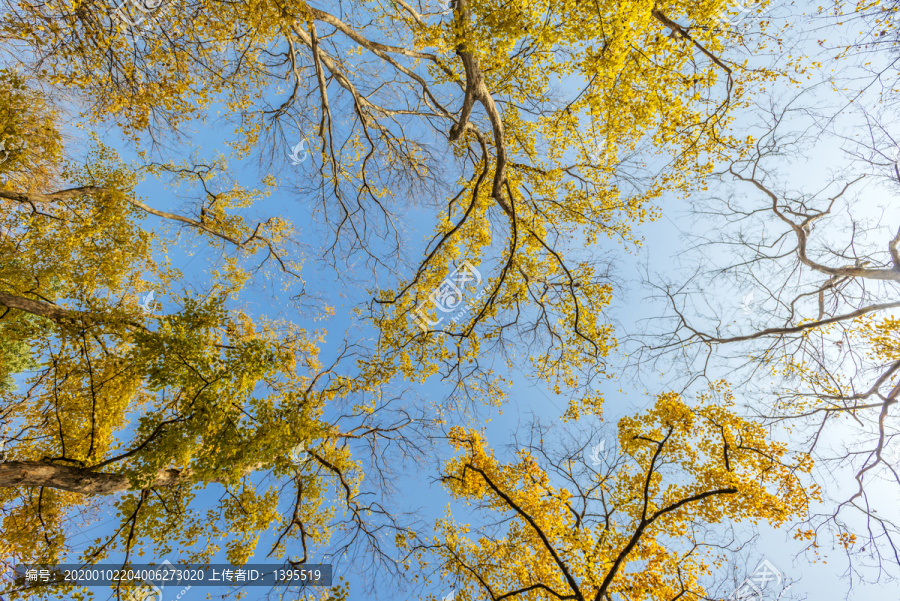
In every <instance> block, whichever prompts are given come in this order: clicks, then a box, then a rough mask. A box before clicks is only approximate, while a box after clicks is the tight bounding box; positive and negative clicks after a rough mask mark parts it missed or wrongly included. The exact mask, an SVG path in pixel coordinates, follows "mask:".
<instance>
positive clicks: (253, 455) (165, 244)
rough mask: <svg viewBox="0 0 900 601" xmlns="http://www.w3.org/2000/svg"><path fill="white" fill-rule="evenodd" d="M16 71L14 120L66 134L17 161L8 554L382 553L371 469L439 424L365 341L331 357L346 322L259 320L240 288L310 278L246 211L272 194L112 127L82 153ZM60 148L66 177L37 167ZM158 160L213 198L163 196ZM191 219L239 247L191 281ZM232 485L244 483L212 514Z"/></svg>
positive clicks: (4, 541) (7, 253) (13, 557)
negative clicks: (380, 372) (92, 535)
mask: <svg viewBox="0 0 900 601" xmlns="http://www.w3.org/2000/svg"><path fill="white" fill-rule="evenodd" d="M7 82H13V83H14V85H9V86H7V87H6V88H5V89H4V90H3V91H4V97H3V100H2V101H0V102H3V103H5V104H7V105H15V106H16V108H17V111H19V112H15V113H14V115H15V119H14V120H13V122H12V124H11V125H8V126H7V131H15V132H19V135H21V136H23V137H25V134H24V133H22V132H24V131H26V130H27V128H29V127H35V126H36V125H35V124H40V127H42V128H44V129H42V130H41V132H40V135H41V136H44V137H43V138H41V137H40V136H37V135H36V136H28V137H27V139H28V140H30V141H31V142H32V144H30V145H28V146H27V148H24V149H23V150H22V153H21V154H15V155H12V154H11V157H12V158H14V160H12V161H10V163H9V165H8V166H6V167H4V169H6V171H5V174H9V175H8V177H7V178H6V179H5V180H4V183H3V186H2V188H0V231H2V232H3V237H2V239H0V332H2V345H3V346H2V347H0V349H2V352H3V354H4V362H3V374H2V375H3V376H4V385H3V386H2V388H0V424H3V425H4V426H5V428H4V429H3V430H4V431H3V432H2V433H0V436H3V440H4V444H5V449H4V458H3V459H5V461H4V460H3V459H0V507H2V516H0V520H2V528H0V530H2V535H0V557H2V558H3V560H4V561H5V562H6V561H12V562H13V563H15V564H18V563H57V562H59V561H61V560H62V559H64V558H68V559H70V560H78V561H82V562H86V563H95V562H98V561H101V560H104V559H105V558H113V557H115V558H122V557H124V560H123V561H124V563H128V562H133V561H134V558H135V557H136V555H138V554H143V553H144V551H146V550H148V549H152V550H153V555H154V556H156V557H162V556H165V555H166V554H167V553H169V552H171V551H172V550H173V549H176V548H178V549H181V550H183V551H184V553H185V556H184V557H183V558H182V559H184V560H187V561H193V562H198V563H203V562H206V561H209V559H210V558H211V557H212V556H213V555H215V554H216V553H217V552H219V551H220V550H222V551H224V552H225V555H226V557H227V558H228V560H229V561H231V562H232V563H235V564H241V563H244V562H246V561H247V559H248V558H249V557H250V556H251V555H253V554H254V553H255V552H257V546H258V542H259V541H258V539H259V536H260V533H266V532H270V531H275V532H278V536H277V538H276V539H275V543H274V544H273V545H272V546H271V548H267V549H265V550H264V551H262V550H260V552H262V553H263V554H264V555H266V554H267V555H268V556H272V557H276V558H286V559H288V560H293V561H300V562H303V561H306V560H307V559H308V558H310V557H312V554H313V553H314V552H315V550H317V549H322V548H323V547H325V546H327V545H333V546H334V548H336V549H339V550H340V549H342V545H345V546H349V545H350V544H351V542H352V546H353V548H354V549H365V548H369V549H371V551H372V553H371V554H370V555H369V560H370V561H378V560H379V557H380V555H379V549H381V547H382V546H383V542H382V540H381V539H380V538H379V537H382V536H383V534H384V533H385V532H390V533H392V534H393V533H395V532H397V531H402V530H403V526H402V525H401V524H400V520H399V518H398V517H397V515H396V514H389V513H388V512H387V511H386V510H385V509H384V508H383V507H382V506H381V505H380V504H379V501H378V500H377V499H378V498H379V497H378V496H377V495H376V496H372V494H371V493H372V492H375V491H377V490H378V485H377V482H378V478H376V477H374V472H373V473H372V474H371V476H370V478H369V479H368V480H367V484H366V485H365V486H364V485H363V484H362V469H363V468H364V466H366V465H368V464H370V463H371V462H372V461H378V462H380V461H382V460H383V459H385V458H390V457H393V456H394V455H393V453H394V452H395V451H399V452H401V453H407V452H411V453H416V452H417V450H416V448H415V447H414V444H413V442H412V441H413V440H415V438H414V437H413V436H412V433H413V432H414V431H416V430H417V429H421V428H422V427H423V423H424V422H423V421H422V419H421V418H420V416H419V415H417V413H416V412H415V411H407V410H406V409H405V408H404V407H403V404H404V400H403V398H401V396H402V395H400V394H399V393H398V394H396V395H393V394H391V393H390V392H389V391H388V389H385V388H381V389H379V390H377V391H376V390H375V384H376V383H373V382H366V381H365V380H362V379H354V378H352V377H350V376H348V375H346V373H344V372H343V371H342V369H343V365H344V363H345V362H348V363H350V364H351V365H352V361H353V359H354V355H355V353H356V351H355V350H354V348H353V346H352V345H349V344H348V345H346V347H345V349H344V351H343V353H340V356H339V357H338V358H337V360H336V361H334V362H333V363H329V364H325V363H323V361H322V360H321V359H320V358H319V347H320V345H321V344H322V342H323V341H324V336H325V332H324V331H310V330H307V329H306V328H303V327H301V326H299V325H297V324H294V323H289V322H283V321H277V320H272V319H266V318H264V317H259V318H254V317H251V316H250V315H249V314H248V313H247V312H246V311H245V310H243V309H241V307H240V306H239V305H236V303H235V302H234V300H232V299H234V298H235V297H237V296H238V295H240V294H241V291H242V289H243V288H244V287H245V286H246V283H247V281H248V280H249V278H250V275H251V273H252V272H253V271H255V270H257V269H259V268H260V267H261V266H262V267H263V268H272V269H275V270H278V271H279V272H280V273H282V274H283V275H284V278H285V280H284V282H285V285H286V286H289V287H290V284H291V282H292V281H293V282H294V286H293V289H294V291H295V292H297V291H300V292H302V281H301V280H300V279H299V277H300V276H299V271H300V259H301V257H300V256H299V255H298V253H297V247H296V245H295V244H294V242H293V237H292V236H293V234H292V231H291V229H290V227H289V225H288V224H287V223H286V222H285V221H284V220H282V219H280V218H272V219H269V220H267V221H265V222H261V223H251V222H248V221H247V220H246V219H245V218H244V217H242V216H241V215H240V214H239V213H238V209H240V208H241V207H243V206H246V205H247V204H248V203H250V202H253V200H254V199H255V198H258V197H259V196H260V195H261V194H263V192H258V191H253V190H248V189H245V188H244V187H242V186H239V185H234V186H230V187H229V186H228V185H227V184H228V180H227V179H224V180H223V179H222V169H220V168H219V167H218V166H216V165H175V164H170V165H163V166H154V167H151V168H148V169H146V170H143V171H142V170H139V169H136V168H135V167H134V166H131V165H127V164H124V163H123V162H122V161H120V160H119V159H118V157H117V155H116V153H115V152H113V151H112V150H111V149H109V148H108V147H106V146H104V145H103V144H101V143H99V142H97V143H95V145H94V147H93V149H92V150H91V151H90V153H89V154H88V156H87V157H85V159H84V161H83V162H81V163H78V162H77V161H75V160H74V159H68V158H67V157H66V156H65V155H64V154H63V151H62V145H61V143H60V137H59V135H58V133H56V127H55V124H54V115H53V113H52V112H50V111H48V110H45V109H46V107H44V106H42V105H41V104H40V103H38V102H35V103H33V104H31V103H28V102H26V101H25V100H23V99H28V98H36V97H37V92H36V91H35V90H31V89H29V88H27V86H25V85H24V82H22V80H21V79H20V78H18V77H17V76H13V75H10V76H9V79H8V80H7ZM17 103H18V104H17ZM16 120H18V121H16ZM16 127H19V129H15V128H16ZM10 128H12V129H10ZM38 140H41V141H42V142H41V144H40V145H39V144H36V143H35V142H36V141H38ZM48 151H55V152H56V155H55V157H54V156H47V154H41V153H47V152H48ZM30 153H34V156H32V155H31V154H30ZM54 159H55V160H54ZM38 160H48V161H49V163H50V164H51V165H54V166H56V167H58V172H57V173H56V174H41V177H39V178H38V177H35V176H34V174H35V171H34V170H33V169H30V170H29V169H26V168H23V167H22V165H30V164H31V163H32V162H34V161H38ZM19 170H24V171H25V173H26V175H30V176H32V177H30V178H29V177H26V176H19ZM145 173H147V174H149V175H151V176H153V177H163V176H164V175H165V174H166V173H169V174H171V175H173V177H175V178H176V181H177V180H178V179H182V180H186V181H194V182H198V183H199V188H200V190H201V193H200V194H199V199H198V200H197V205H196V209H195V210H196V212H197V213H196V214H194V215H191V214H186V215H183V214H174V213H169V212H165V211H161V210H158V209H155V208H152V207H151V206H150V205H149V204H148V202H149V201H147V200H146V199H142V198H141V197H140V196H138V195H137V194H136V192H135V185H136V184H137V183H138V181H139V179H140V178H141V177H142V176H143V175H144V174H145ZM50 175H52V177H51V176H50ZM154 220H156V221H157V222H162V223H163V224H164V227H162V228H159V227H156V228H153V227H151V224H152V223H153V221H154ZM174 226H177V227H174ZM180 228H183V230H187V232H193V234H194V238H193V239H191V238H190V236H188V239H187V240H186V241H183V242H182V244H196V243H202V244H203V245H205V246H206V247H207V248H210V249H219V250H221V251H222V252H223V253H224V257H225V258H224V260H222V261H221V262H220V263H219V264H217V265H213V266H212V270H211V275H210V280H209V282H208V286H207V287H200V288H199V289H198V288H193V287H188V286H186V285H184V281H183V277H184V275H183V274H182V273H181V272H180V270H178V269H176V268H175V267H173V266H172V265H171V263H170V259H169V257H170V253H172V252H174V251H175V249H176V248H178V246H179V243H178V240H184V236H183V234H184V233H185V231H183V230H182V229H180ZM178 234H182V235H180V236H179V235H178ZM10 356H14V358H15V360H12V361H10V360H8V357H10ZM339 365H340V366H341V367H340V368H339V367H338V366H339ZM17 372H20V373H17ZM352 445H355V448H356V449H357V451H359V452H357V453H354V452H352V451H351V449H350V447H351V446H352ZM367 450H368V452H367ZM379 469H380V471H381V476H382V478H387V477H388V475H389V473H390V467H389V466H387V465H381V466H380V468H379ZM212 483H216V484H218V485H221V486H222V487H223V494H222V496H221V497H220V498H219V500H218V502H215V503H212V504H209V503H208V502H207V503H206V504H204V505H201V506H199V507H198V505H197V503H196V502H195V501H196V500H197V499H198V496H199V495H200V494H201V492H202V491H203V489H204V488H205V487H207V486H208V485H210V484H212ZM370 483H375V484H370ZM98 508H107V509H108V510H109V509H113V510H114V513H115V514H117V516H118V517H117V518H116V521H117V524H116V525H115V526H114V527H113V528H111V530H110V533H106V534H104V535H103V536H101V537H99V538H97V539H96V540H95V541H94V542H93V543H92V544H90V545H89V546H88V547H87V548H81V549H78V548H75V547H73V546H72V544H71V542H70V540H69V535H70V534H71V533H72V532H73V531H74V532H77V530H78V524H83V520H84V519H87V518H86V517H79V514H80V515H81V516H86V515H89V514H90V513H91V512H93V511H95V510H96V509H98ZM226 539H227V545H226ZM223 547H224V548H223ZM76 551H77V552H78V554H77V556H76V557H73V556H72V554H73V553H74V552H76Z"/></svg>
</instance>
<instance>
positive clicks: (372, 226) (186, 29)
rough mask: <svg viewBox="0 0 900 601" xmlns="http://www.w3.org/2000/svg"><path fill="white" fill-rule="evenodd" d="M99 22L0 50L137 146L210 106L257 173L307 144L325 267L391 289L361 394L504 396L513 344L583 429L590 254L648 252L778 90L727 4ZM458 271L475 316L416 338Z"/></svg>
mask: <svg viewBox="0 0 900 601" xmlns="http://www.w3.org/2000/svg"><path fill="white" fill-rule="evenodd" d="M765 5H766V4H765V3H757V4H756V5H754V11H760V12H761V11H762V10H763V9H764V8H765ZM104 9H106V6H105V5H96V6H95V5H84V4H71V3H69V2H67V1H60V2H52V3H46V4H41V5H31V4H28V5H22V6H19V5H15V6H13V5H12V4H10V5H9V10H8V11H7V13H6V15H5V17H4V21H3V23H4V27H3V31H4V34H3V36H4V41H5V43H6V44H7V45H8V46H9V47H10V48H15V49H17V50H19V51H20V54H19V55H20V56H23V57H25V58H24V59H22V64H23V67H25V68H33V69H38V68H40V70H41V71H40V73H41V76H42V77H45V78H46V79H47V80H48V81H50V82H53V83H54V84H57V85H61V86H67V88H68V89H75V90H81V91H82V92H83V93H84V95H85V97H86V100H87V102H88V103H89V104H90V107H91V110H90V113H91V115H92V116H93V117H94V118H95V119H105V118H108V117H109V116H111V115H112V116H115V119H116V120H117V121H118V122H119V123H120V124H121V125H122V126H123V127H124V128H125V129H126V130H127V131H129V132H132V133H134V134H135V135H136V136H137V135H139V134H140V133H141V132H142V131H145V130H147V129H148V128H149V129H150V130H151V131H153V132H160V131H163V130H166V129H171V128H177V127H178V126H179V125H180V124H184V123H186V122H187V121H188V120H190V119H192V118H202V117H203V116H204V115H205V111H208V110H209V108H210V107H211V106H212V105H213V104H214V103H222V104H223V105H224V106H225V107H226V108H227V110H228V113H229V114H230V115H231V116H232V119H233V120H234V121H235V122H236V126H237V127H238V129H239V130H240V135H239V136H238V137H237V138H236V139H235V140H233V144H234V146H235V149H236V152H238V153H241V154H245V153H250V152H252V151H253V149H258V150H259V153H260V154H261V156H262V157H263V158H264V159H265V160H266V162H269V160H271V159H272V158H274V157H277V156H279V155H281V156H282V157H283V154H282V153H280V152H277V151H276V150H275V149H277V148H281V147H284V148H286V145H284V141H285V140H297V139H300V138H303V139H305V140H306V141H308V142H309V144H308V146H307V147H308V148H310V149H311V150H310V152H311V156H310V159H309V161H308V162H306V163H304V165H305V166H306V167H307V168H308V170H309V171H308V173H314V174H315V175H316V177H314V178H312V179H311V180H309V181H307V182H305V183H304V184H303V187H302V190H303V191H304V192H306V193H308V195H309V196H311V197H312V198H313V199H314V200H315V201H317V203H318V209H319V214H320V216H321V218H322V219H323V221H324V223H325V224H326V225H327V227H329V228H330V233H331V242H330V243H328V244H326V245H325V249H326V250H325V253H324V254H325V256H326V257H328V258H330V259H331V260H332V261H334V262H338V261H340V260H342V257H346V256H347V255H350V256H354V255H356V256H361V257H362V258H364V259H365V260H366V261H368V265H371V266H372V268H373V270H375V271H376V272H377V271H378V270H382V272H384V271H387V272H388V276H389V278H390V279H389V280H388V284H386V285H383V286H380V289H378V290H376V291H375V298H374V300H373V302H372V303H371V306H370V309H371V310H370V314H369V315H370V319H371V320H372V322H373V325H374V326H375V327H377V329H378V333H379V334H378V335H379V339H378V341H377V344H376V347H375V348H374V349H372V353H373V360H372V361H371V366H372V370H373V372H375V373H378V374H385V373H392V374H397V375H401V376H403V377H405V378H408V379H412V380H415V381H421V380H422V379H423V378H426V377H429V376H430V375H431V374H435V373H440V374H441V375H442V376H443V377H445V378H450V379H453V380H455V381H457V382H458V383H460V390H463V389H464V388H465V387H464V386H462V382H463V381H466V380H469V381H475V380H480V382H481V383H480V384H479V386H480V387H481V388H482V389H485V390H491V391H492V396H496V395H498V394H500V392H499V391H500V387H499V384H498V382H497V381H496V379H495V378H493V377H491V376H490V374H489V373H488V370H486V369H484V368H483V367H482V366H481V365H480V364H479V357H482V356H484V355H485V354H487V353H489V352H490V353H491V354H496V353H502V352H505V350H506V349H507V348H508V347H509V345H510V344H511V343H512V342H515V343H516V345H517V346H518V347H520V348H526V349H528V355H529V356H530V357H531V358H530V360H529V361H528V363H527V371H528V372H529V374H530V375H532V376H535V377H539V378H542V379H544V380H545V382H547V383H548V384H549V385H551V386H553V387H557V388H561V387H568V388H572V387H576V386H579V385H580V386H584V388H583V393H582V395H581V397H582V399H581V400H580V401H578V402H576V403H574V404H573V406H572V407H571V408H570V413H571V414H572V415H576V414H578V413H579V412H580V411H582V409H581V407H582V406H587V407H593V410H597V408H598V407H599V398H598V396H597V395H596V393H594V392H591V390H590V388H589V387H588V384H589V383H590V382H591V381H592V380H593V379H594V378H595V377H597V376H598V375H601V374H602V373H603V370H604V365H605V361H606V360H605V357H607V355H608V353H609V352H610V350H611V349H612V348H613V347H614V346H615V337H614V335H613V333H612V329H611V327H610V325H609V324H608V323H607V322H606V320H605V319H604V318H603V312H604V309H605V308H606V307H607V306H608V305H609V302H610V299H611V292H612V288H611V285H610V282H609V279H608V278H607V277H605V274H606V262H605V261H603V260H597V259H596V258H594V257H593V256H592V255H591V253H588V252H585V247H598V246H603V245H606V244H607V243H608V242H607V241H610V242H611V243H612V244H614V245H617V244H618V243H625V244H628V245H636V244H638V242H639V236H638V235H637V234H636V231H635V228H636V226H637V225H638V224H640V223H641V222H642V221H644V220H647V219H649V218H651V217H652V216H653V215H654V214H655V212H654V209H653V203H654V201H655V200H656V199H658V198H659V196H660V194H661V193H662V192H663V191H664V190H665V191H668V192H672V193H677V192H679V191H680V192H684V191H686V190H689V189H690V188H691V186H693V185H694V184H696V182H698V181H699V178H700V177H701V176H703V175H705V174H706V173H708V172H709V169H710V168H711V162H710V161H711V159H712V158H713V157H715V156H717V154H718V153H720V152H721V151H722V150H723V149H724V148H731V147H734V146H740V145H742V144H743V143H744V140H743V139H742V138H743V137H742V136H741V137H740V138H741V139H737V138H735V137H733V136H732V135H731V133H730V132H729V131H728V127H727V126H728V123H729V111H730V110H731V109H732V108H733V107H737V106H741V105H743V104H744V103H745V102H746V99H747V93H748V90H751V89H752V88H753V86H754V85H755V84H757V83H758V82H760V81H764V80H768V79H771V78H773V77H775V76H776V75H777V74H776V73H774V72H772V71H771V70H766V69H764V68H757V67H756V66H754V65H749V64H747V63H746V61H745V56H744V55H743V54H740V53H739V52H735V51H734V50H733V49H735V48H740V47H741V46H747V47H755V48H761V47H762V46H761V44H763V42H760V40H764V41H765V43H774V44H777V43H778V35H779V32H777V31H774V30H770V27H769V25H768V21H766V20H764V19H760V20H758V21H757V22H756V26H755V28H754V29H753V30H752V32H753V33H756V34H760V33H762V34H764V35H762V36H758V37H756V38H754V37H753V36H752V35H749V36H748V35H746V34H745V32H744V30H735V29H732V28H730V27H729V26H728V25H727V21H725V20H722V19H720V17H721V16H722V14H723V13H724V12H726V11H728V10H733V7H732V8H728V6H727V5H726V3H724V2H719V1H711V2H702V3H696V2H671V3H668V4H665V5H663V4H659V3H657V2H655V1H648V0H636V1H632V2H628V3H624V4H623V3H621V2H611V1H610V2H601V3H599V4H597V3H594V4H588V3H575V4H572V3H560V2H556V1H555V0H550V1H545V2H541V3H539V4H534V3H527V4H526V3H519V4H513V5H509V4H503V5H500V4H496V3H490V2H486V3H484V2H471V1H469V0H463V1H461V2H456V3H454V5H453V9H452V11H449V12H448V13H446V14H445V13H443V12H442V9H439V7H438V6H437V4H436V3H435V4H434V5H428V4H409V3H407V2H404V1H400V2H397V3H375V2H359V3H351V4H334V5H331V6H327V7H321V8H320V7H314V6H311V5H308V4H305V3H302V2H276V1H273V2H263V3H230V2H229V3H222V2H215V1H212V2H206V1H204V2H184V3H178V9H177V10H172V9H170V10H160V11H158V12H157V13H153V14H152V15H150V20H151V26H150V27H149V28H143V29H137V28H129V27H127V26H126V25H125V24H124V23H123V22H122V21H121V20H119V19H116V18H115V16H114V15H113V12H112V11H106V10H104ZM791 68H793V67H791ZM98 73H99V74H100V76H98ZM154 135H155V134H154ZM266 142H268V143H266ZM292 144H293V142H292ZM281 160H282V161H283V158H282V159H281ZM418 199H423V200H424V201H426V202H427V203H428V204H431V203H435V204H436V206H437V207H439V214H438V215H436V220H435V222H434V226H433V230H432V233H433V235H432V236H431V239H430V241H428V242H427V243H426V244H425V246H424V248H421V247H420V245H418V244H417V243H415V242H414V244H415V247H416V248H417V249H419V248H421V252H419V251H417V252H416V253H415V254H413V255H412V257H413V258H412V259H411V260H410V261H409V262H407V263H405V264H403V266H402V267H401V268H400V269H395V268H394V267H393V264H394V263H395V262H396V260H397V258H398V257H399V255H400V252H399V249H400V248H401V245H405V244H406V243H407V242H406V241H404V240H402V239H401V238H400V232H401V231H402V230H403V229H404V228H402V227H399V224H402V223H403V219H402V212H403V207H406V206H408V205H409V204H410V203H415V202H416V201H417V200H418ZM463 259H465V260H468V261H469V262H470V263H471V264H473V265H475V266H479V269H480V272H482V273H483V275H484V282H483V287H484V289H485V290H486V294H484V296H483V298H481V299H480V300H479V302H478V304H477V307H475V309H474V310H473V311H472V314H471V315H470V316H468V318H467V319H465V320H463V321H462V322H461V323H458V324H456V325H455V326H454V327H453V331H452V332H451V333H450V334H449V335H446V336H445V335H443V334H441V333H440V332H439V331H438V330H436V329H434V328H432V329H431V331H426V332H422V331H420V329H419V327H418V322H417V321H416V320H415V319H414V318H413V317H414V315H415V314H416V310H417V309H419V308H422V307H426V306H427V305H428V302H429V297H430V295H431V294H432V293H433V291H435V290H436V289H438V288H439V287H440V286H441V283H442V281H443V280H444V279H445V278H446V277H447V275H448V274H449V273H451V272H452V271H453V270H454V269H455V268H456V266H458V265H459V263H460V262H461V260H463ZM427 311H432V310H431V309H427V310H426V313H427ZM435 317H436V316H434V315H433V311H432V313H431V314H429V318H428V319H427V320H426V321H436V318H435ZM438 329H440V328H438ZM426 330H428V328H426ZM447 341H450V342H451V347H452V348H451V349H447V348H445V342H447ZM516 363H522V361H521V359H520V358H512V357H511V358H510V365H513V364H516Z"/></svg>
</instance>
